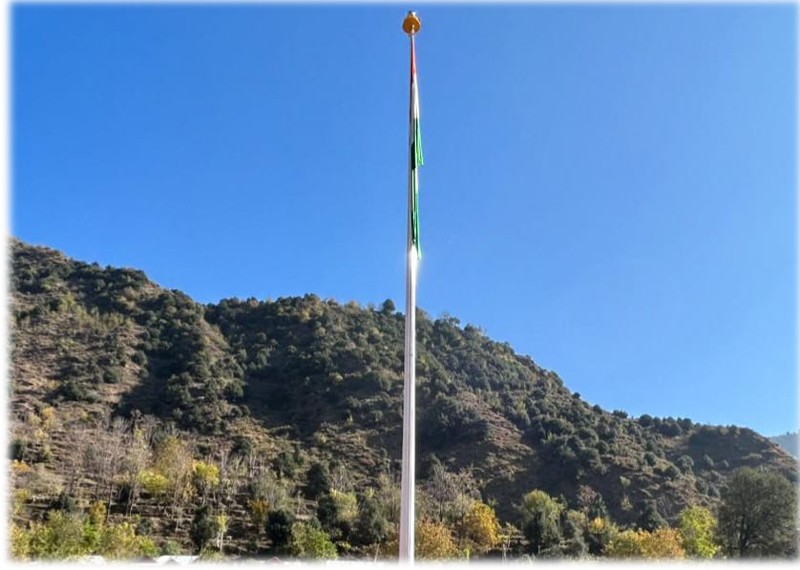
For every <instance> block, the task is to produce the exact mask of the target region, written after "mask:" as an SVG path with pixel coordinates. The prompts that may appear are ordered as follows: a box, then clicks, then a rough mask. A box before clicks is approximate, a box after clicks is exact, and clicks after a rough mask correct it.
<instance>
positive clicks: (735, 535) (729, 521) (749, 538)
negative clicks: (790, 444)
mask: <svg viewBox="0 0 800 570" xmlns="http://www.w3.org/2000/svg"><path fill="white" fill-rule="evenodd" d="M795 497H796V491H795V488H794V487H793V486H792V484H791V483H789V481H788V480H786V479H785V478H784V477H782V476H781V475H778V474H776V473H768V472H765V471H756V470H754V469H750V468H749V467H743V468H740V469H737V470H736V471H734V473H733V475H732V476H731V479H730V481H729V482H728V487H727V488H726V489H725V490H724V491H723V493H722V505H721V506H720V509H719V529H718V535H719V539H720V542H721V543H722V548H723V549H724V551H725V553H726V554H728V555H729V556H736V557H743V558H745V557H756V556H787V555H789V554H790V553H791V552H792V549H793V547H794V546H795V545H794V541H795V522H796V519H795V505H796V498H795Z"/></svg>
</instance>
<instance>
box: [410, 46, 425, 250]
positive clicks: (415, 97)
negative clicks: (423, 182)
mask: <svg viewBox="0 0 800 570" xmlns="http://www.w3.org/2000/svg"><path fill="white" fill-rule="evenodd" d="M410 101H411V108H410V109H409V121H410V122H411V124H410V128H409V130H408V132H409V144H410V145H411V148H410V151H409V153H408V156H409V165H408V167H409V169H410V172H409V180H410V184H411V193H410V194H411V204H409V207H410V210H411V211H410V215H411V246H412V247H413V248H414V249H415V250H416V252H417V259H419V258H421V257H422V250H421V249H420V244H419V177H418V173H417V169H418V168H419V167H420V166H422V138H421V135H420V127H419V92H418V90H417V63H416V57H415V55H414V40H413V37H412V40H411V98H410Z"/></svg>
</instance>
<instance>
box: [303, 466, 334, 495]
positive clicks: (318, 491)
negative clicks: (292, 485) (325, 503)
mask: <svg viewBox="0 0 800 570" xmlns="http://www.w3.org/2000/svg"><path fill="white" fill-rule="evenodd" d="M306 478H307V480H308V483H307V484H306V496H307V497H308V498H309V499H316V498H317V497H319V496H320V495H323V494H325V493H327V492H329V491H330V489H331V474H330V471H329V470H328V465H327V464H326V463H320V462H315V463H313V464H311V467H309V468H308V473H307V474H306Z"/></svg>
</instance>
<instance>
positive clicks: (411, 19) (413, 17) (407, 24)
mask: <svg viewBox="0 0 800 570" xmlns="http://www.w3.org/2000/svg"><path fill="white" fill-rule="evenodd" d="M420 27H421V24H420V22H419V18H418V17H417V13H416V12H411V11H409V13H408V14H407V15H406V19H405V20H403V31H404V32H405V33H407V34H408V35H409V36H413V35H414V34H416V33H417V32H418V31H419V29H420Z"/></svg>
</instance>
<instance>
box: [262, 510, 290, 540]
mask: <svg viewBox="0 0 800 570" xmlns="http://www.w3.org/2000/svg"><path fill="white" fill-rule="evenodd" d="M293 523H294V517H293V516H292V514H291V513H290V512H288V511H285V510H283V509H281V510H277V511H270V512H269V514H268V515H267V536H269V538H270V540H271V541H272V548H274V549H275V550H282V549H284V548H286V547H287V546H288V545H289V540H291V538H292V524H293Z"/></svg>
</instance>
